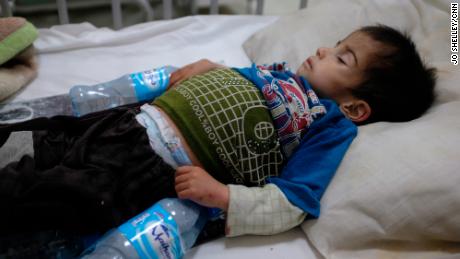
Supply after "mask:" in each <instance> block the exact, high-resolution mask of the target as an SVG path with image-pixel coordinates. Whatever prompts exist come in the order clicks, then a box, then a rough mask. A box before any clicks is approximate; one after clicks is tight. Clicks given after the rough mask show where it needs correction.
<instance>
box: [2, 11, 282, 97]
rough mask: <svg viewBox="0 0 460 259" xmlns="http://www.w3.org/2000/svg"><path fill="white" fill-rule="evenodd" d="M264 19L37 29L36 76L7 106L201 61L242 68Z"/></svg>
mask: <svg viewBox="0 0 460 259" xmlns="http://www.w3.org/2000/svg"><path fill="white" fill-rule="evenodd" d="M276 19H277V17H271V16H270V17H268V16H192V17H185V18H181V19H176V20H171V21H158V22H149V23H143V24H138V25H135V26H131V27H127V28H124V29H123V30H120V31H113V30H111V29H107V28H96V27H94V26H93V25H91V24H89V23H82V24H70V25H59V26H54V27H52V28H51V29H40V30H39V33H40V36H39V38H38V39H37V40H36V41H35V47H36V48H37V50H38V61H39V71H38V77H37V78H36V79H35V80H34V81H32V82H31V83H30V84H29V85H28V86H26V87H25V88H24V89H23V90H21V91H20V92H19V93H18V94H16V95H14V96H13V97H11V98H9V99H8V100H7V101H6V102H12V101H22V100H28V99H33V98H39V97H45V96H51V95H56V94H62V93H66V92H67V91H68V90H69V89H70V87H72V86H73V85H75V84H88V85H90V84H95V83H99V82H104V81H108V80H111V79H115V78H117V77H119V76H121V75H123V74H126V73H130V72H137V71H142V70H146V69H149V68H153V67H159V66H163V65H167V64H170V65H174V66H182V65H184V64H187V63H190V62H193V61H196V60H198V59H201V58H208V59H210V60H213V61H218V62H225V64H226V65H228V66H245V65H248V64H250V61H249V59H248V57H247V56H246V54H245V53H244V50H243V48H242V43H243V42H244V41H245V40H246V39H247V38H248V37H249V36H250V35H251V34H252V33H254V32H256V31H257V30H259V29H260V28H262V27H264V26H266V25H268V24H270V23H272V22H274V21H275V20H276Z"/></svg>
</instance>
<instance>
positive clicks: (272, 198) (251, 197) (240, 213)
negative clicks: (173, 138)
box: [176, 166, 307, 236]
mask: <svg viewBox="0 0 460 259" xmlns="http://www.w3.org/2000/svg"><path fill="white" fill-rule="evenodd" d="M176 192H177V195H178V197H179V198H181V199H190V200H192V201H194V202H197V203H199V204H201V205H203V206H206V207H213V208H220V209H222V210H223V211H226V212H227V222H226V235H227V236H239V235H243V234H258V235H271V234H276V233H280V232H283V231H286V230H289V229H291V228H293V227H295V226H297V225H299V224H300V223H302V222H303V220H304V219H305V216H306V215H307V214H306V213H305V212H303V211H302V210H301V209H299V208H298V207H296V206H294V205H292V204H291V203H290V202H289V200H288V199H287V198H286V196H285V195H284V194H283V192H282V191H281V190H280V189H279V188H278V187H277V186H276V185H274V184H267V185H265V186H264V187H246V186H243V185H224V184H222V183H220V182H218V181H217V180H215V179H214V178H213V177H212V176H210V175H209V174H208V173H207V172H206V171H205V170H203V169H202V168H200V167H197V166H182V167H179V168H178V169H177V170H176Z"/></svg>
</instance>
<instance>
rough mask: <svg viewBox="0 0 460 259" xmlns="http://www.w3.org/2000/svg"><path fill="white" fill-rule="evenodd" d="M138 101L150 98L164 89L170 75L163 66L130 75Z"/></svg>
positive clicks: (158, 94) (161, 92)
mask: <svg viewBox="0 0 460 259" xmlns="http://www.w3.org/2000/svg"><path fill="white" fill-rule="evenodd" d="M130 77H131V79H132V81H133V84H134V85H133V86H134V91H135V92H136V97H137V100H138V101H147V100H152V99H154V98H155V97H157V96H160V95H161V94H163V93H164V92H165V91H166V88H167V87H168V84H169V77H170V75H169V74H168V72H167V71H166V69H165V68H164V67H160V68H156V69H150V70H146V71H143V72H139V73H134V74H131V75H130Z"/></svg>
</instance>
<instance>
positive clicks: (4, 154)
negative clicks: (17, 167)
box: [0, 131, 34, 168]
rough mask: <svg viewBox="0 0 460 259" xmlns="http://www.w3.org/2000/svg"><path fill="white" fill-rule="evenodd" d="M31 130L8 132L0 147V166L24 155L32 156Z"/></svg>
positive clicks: (17, 159)
mask: <svg viewBox="0 0 460 259" xmlns="http://www.w3.org/2000/svg"><path fill="white" fill-rule="evenodd" d="M32 143H33V142H32V131H18V132H13V133H11V134H10V136H9V138H8V140H7V141H6V143H5V144H4V145H3V146H2V147H1V148H0V157H1V158H2V159H0V168H2V167H5V166H6V165H7V164H9V163H11V162H14V161H19V159H21V157H23V156H24V155H29V156H31V157H33V156H34V149H33V144H32Z"/></svg>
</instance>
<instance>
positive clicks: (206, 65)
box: [168, 59, 225, 89]
mask: <svg viewBox="0 0 460 259" xmlns="http://www.w3.org/2000/svg"><path fill="white" fill-rule="evenodd" d="M216 68H225V66H224V65H221V64H217V63H214V62H212V61H209V60H207V59H201V60H199V61H197V62H194V63H191V64H188V65H186V66H184V67H181V68H179V69H178V70H176V71H174V72H173V73H172V74H171V80H170V83H169V86H168V89H169V88H172V87H175V86H176V85H178V84H179V83H180V82H182V81H184V80H185V79H187V78H190V77H192V76H196V75H201V74H204V73H206V72H209V71H211V70H213V69H216Z"/></svg>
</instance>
